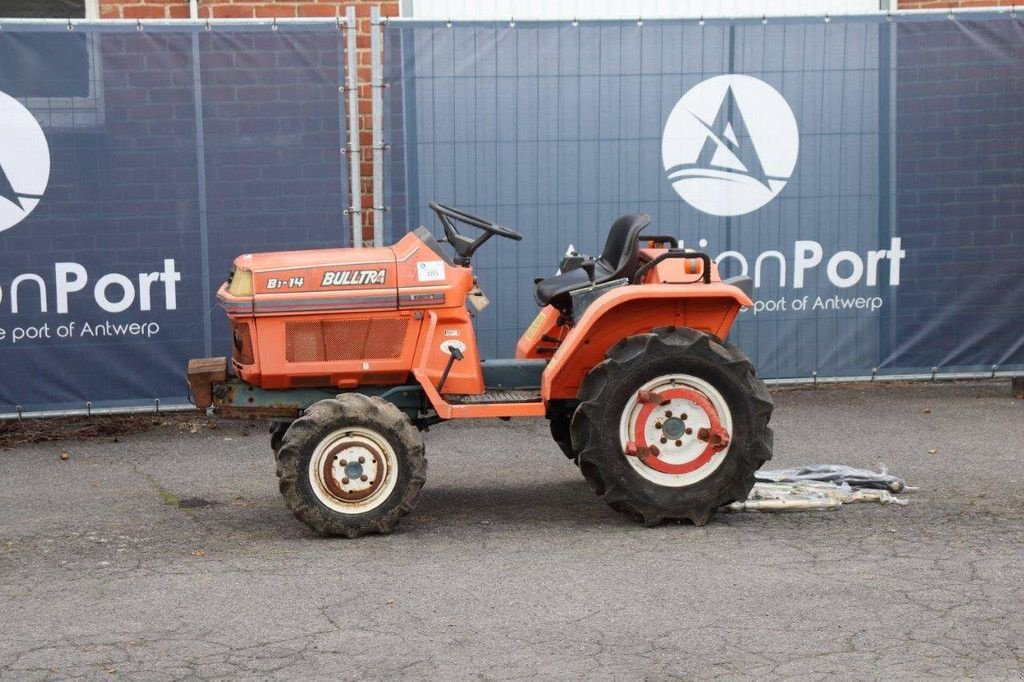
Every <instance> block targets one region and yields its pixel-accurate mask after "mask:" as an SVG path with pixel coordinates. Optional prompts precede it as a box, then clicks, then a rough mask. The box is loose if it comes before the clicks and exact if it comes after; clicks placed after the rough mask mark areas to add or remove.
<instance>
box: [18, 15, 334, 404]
mask: <svg viewBox="0 0 1024 682" xmlns="http://www.w3.org/2000/svg"><path fill="white" fill-rule="evenodd" d="M343 56H344V53H343V46H342V31H339V30H338V27H337V25H336V24H335V23H334V22H327V23H315V24H295V23H288V24H284V23H282V24H281V25H280V26H273V27H271V26H269V25H267V26H255V27H254V26H249V27H242V26H225V25H222V24H217V25H215V26H213V27H211V28H210V29H207V28H206V27H205V26H203V25H201V24H199V25H180V26H175V27H173V28H171V27H155V26H148V25H147V26H145V27H143V28H142V29H139V28H137V27H136V26H125V25H102V24H92V25H76V26H75V27H74V30H71V31H69V30H68V29H67V27H66V26H65V25H63V24H57V25H54V24H39V25H25V24H19V25H17V26H15V25H5V26H4V30H3V31H0V413H10V412H14V411H15V410H16V409H17V407H18V406H20V407H21V408H22V409H23V410H25V411H31V410H52V409H83V408H84V407H85V406H86V403H87V402H88V403H91V404H92V406H93V407H94V408H96V409H100V408H104V407H114V406H125V405H139V404H145V403H149V404H153V401H155V400H157V399H159V400H160V401H161V402H162V404H164V405H167V404H183V403H185V402H186V400H187V392H186V386H185V376H184V367H185V364H186V362H187V361H188V359H189V358H191V357H197V356H204V355H211V354H226V353H227V352H228V349H229V340H228V333H227V324H226V322H225V320H224V315H223V313H222V311H220V310H219V309H217V308H215V305H214V292H215V291H216V289H217V287H218V286H219V285H220V284H221V283H222V282H223V281H224V278H225V275H226V273H227V271H228V269H229V268H230V266H231V261H232V260H233V259H234V257H235V256H237V255H238V254H240V253H245V252H252V251H266V250H277V249H294V248H310V247H320V246H337V245H340V244H343V243H345V241H346V239H345V236H344V235H345V234H346V233H347V232H348V226H347V224H348V219H347V218H346V217H345V216H344V215H343V211H344V209H345V207H347V206H349V203H350V202H349V197H348V190H347V187H348V171H347V167H346V164H345V160H344V156H343V155H342V154H340V153H339V150H340V149H341V148H343V147H345V141H344V140H345V138H346V135H345V132H344V127H345V126H344V113H343V111H344V109H343V106H342V105H343V102H342V97H343V89H342V87H341V86H342V84H343V82H344V78H343V67H342V64H343Z"/></svg>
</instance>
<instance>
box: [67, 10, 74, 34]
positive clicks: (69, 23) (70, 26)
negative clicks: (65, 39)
mask: <svg viewBox="0 0 1024 682" xmlns="http://www.w3.org/2000/svg"><path fill="white" fill-rule="evenodd" d="M68 30H69V31H74V30H75V25H74V24H72V23H71V15H70V14H69V15H68Z"/></svg>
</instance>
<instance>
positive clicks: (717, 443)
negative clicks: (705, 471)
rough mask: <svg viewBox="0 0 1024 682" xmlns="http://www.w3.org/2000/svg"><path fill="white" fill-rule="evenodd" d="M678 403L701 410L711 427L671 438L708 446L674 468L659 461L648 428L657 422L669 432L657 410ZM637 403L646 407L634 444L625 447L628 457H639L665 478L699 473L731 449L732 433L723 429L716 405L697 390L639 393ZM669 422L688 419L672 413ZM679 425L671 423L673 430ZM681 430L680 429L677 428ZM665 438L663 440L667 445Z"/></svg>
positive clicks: (634, 431) (638, 420)
mask: <svg viewBox="0 0 1024 682" xmlns="http://www.w3.org/2000/svg"><path fill="white" fill-rule="evenodd" d="M676 399H682V400H686V401H688V402H690V403H692V404H694V405H696V406H697V407H698V408H699V409H701V410H702V411H703V412H704V414H705V415H707V419H708V422H709V423H710V426H707V427H702V428H700V429H698V430H697V432H696V433H693V429H686V430H685V431H678V432H674V433H672V434H671V436H672V438H673V440H675V442H676V443H677V444H678V443H680V442H681V441H682V439H684V438H696V439H697V440H700V441H703V442H704V443H706V444H707V445H706V446H705V447H704V449H703V450H702V451H701V452H700V453H699V454H698V455H697V456H696V457H694V458H693V459H691V460H689V461H687V462H681V463H678V464H672V463H670V462H667V461H665V460H663V459H660V457H659V455H660V454H661V451H660V450H659V449H658V446H657V445H655V444H650V443H648V442H647V433H646V432H647V427H648V425H649V424H650V423H651V422H652V421H654V422H655V426H656V427H657V428H659V429H661V428H662V427H663V425H664V426H665V428H666V431H667V429H668V426H669V424H668V423H667V422H666V423H664V424H663V422H662V421H659V417H660V416H661V415H656V414H655V410H657V409H658V408H660V407H663V406H665V405H668V404H669V403H670V402H672V401H673V400H676ZM637 402H639V403H642V404H643V407H642V408H641V409H640V413H639V414H638V415H637V418H636V425H635V427H634V429H633V433H632V434H631V435H632V440H630V441H629V442H628V443H627V444H626V455H628V456H630V457H636V458H637V459H639V460H640V461H641V462H643V463H644V465H646V466H648V467H650V468H651V469H654V470H655V471H660V472H662V473H665V474H687V473H690V472H691V471H696V470H697V469H700V468H701V467H702V466H704V465H705V464H707V463H708V462H709V461H710V460H711V458H712V457H714V456H715V453H717V452H721V451H722V450H724V449H725V448H727V447H729V432H728V431H727V430H726V429H725V427H724V426H723V425H722V420H721V418H720V417H719V415H718V411H717V410H715V407H714V405H712V404H711V401H710V400H708V399H707V397H706V396H705V395H704V394H703V393H701V392H700V391H698V390H695V389H692V388H688V387H683V386H679V387H673V388H669V389H667V390H663V391H659V392H654V391H640V392H639V393H638V394H637ZM665 416H667V417H668V419H669V420H672V419H675V420H676V422H680V423H681V422H683V421H685V415H683V418H682V419H679V418H677V417H672V416H671V413H670V412H669V413H666V415H665ZM676 422H673V423H672V426H675V425H676ZM677 428H678V427H677ZM665 440H666V438H663V439H662V442H665Z"/></svg>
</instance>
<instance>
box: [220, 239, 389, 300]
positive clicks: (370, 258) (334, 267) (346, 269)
mask: <svg viewBox="0 0 1024 682" xmlns="http://www.w3.org/2000/svg"><path fill="white" fill-rule="evenodd" d="M218 297H219V298H220V302H221V305H223V306H224V307H225V308H226V309H227V310H228V312H231V313H245V312H250V311H251V312H253V313H256V314H260V313H282V312H302V311H317V310H355V309H358V310H393V309H395V308H397V307H398V282H397V279H396V267H395V252H394V250H393V249H392V248H363V249H316V250H309V251H283V252H279V253H256V254H245V255H242V256H239V257H238V258H236V259H235V267H234V270H233V271H232V273H231V279H230V280H229V281H228V282H227V283H226V284H225V285H224V286H223V287H221V290H220V292H218Z"/></svg>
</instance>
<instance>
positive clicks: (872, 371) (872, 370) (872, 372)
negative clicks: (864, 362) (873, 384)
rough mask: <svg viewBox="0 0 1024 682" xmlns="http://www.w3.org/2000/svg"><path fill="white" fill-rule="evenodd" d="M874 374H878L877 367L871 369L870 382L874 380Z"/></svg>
mask: <svg viewBox="0 0 1024 682" xmlns="http://www.w3.org/2000/svg"><path fill="white" fill-rule="evenodd" d="M876 374H878V368H877V367H872V368H871V381H874V380H875V375H876Z"/></svg>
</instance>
